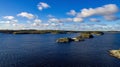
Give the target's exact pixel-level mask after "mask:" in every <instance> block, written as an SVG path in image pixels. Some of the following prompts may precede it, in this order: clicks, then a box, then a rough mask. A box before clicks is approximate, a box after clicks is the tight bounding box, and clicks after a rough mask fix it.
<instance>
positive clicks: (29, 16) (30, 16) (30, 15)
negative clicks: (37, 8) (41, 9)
mask: <svg viewBox="0 0 120 67" xmlns="http://www.w3.org/2000/svg"><path fill="white" fill-rule="evenodd" d="M17 16H21V17H25V18H28V19H33V18H35V16H34V15H33V14H31V13H27V12H21V13H20V14H18V15H17Z"/></svg>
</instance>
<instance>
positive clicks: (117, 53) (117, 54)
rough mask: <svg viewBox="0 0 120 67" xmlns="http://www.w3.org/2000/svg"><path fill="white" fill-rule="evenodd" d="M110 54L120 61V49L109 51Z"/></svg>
mask: <svg viewBox="0 0 120 67" xmlns="http://www.w3.org/2000/svg"><path fill="white" fill-rule="evenodd" d="M109 53H110V55H111V56H113V57H116V58H118V59H120V49H118V50H109Z"/></svg>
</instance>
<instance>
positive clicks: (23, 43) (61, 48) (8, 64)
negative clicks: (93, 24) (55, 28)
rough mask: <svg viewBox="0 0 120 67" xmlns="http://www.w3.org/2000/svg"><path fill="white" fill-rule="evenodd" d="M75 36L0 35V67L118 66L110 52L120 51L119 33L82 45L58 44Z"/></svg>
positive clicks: (107, 34)
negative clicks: (63, 38) (57, 40)
mask: <svg viewBox="0 0 120 67" xmlns="http://www.w3.org/2000/svg"><path fill="white" fill-rule="evenodd" d="M77 35H78V34H40V35H39V34H20V35H13V34H0V67H120V60H119V59H116V58H114V57H111V56H110V55H109V53H108V50H110V49H119V48H120V34H119V33H116V34H110V33H106V34H105V35H103V36H96V37H95V38H93V39H87V40H86V41H83V42H71V43H65V44H60V43H56V42H55V40H56V39H57V38H60V37H74V36H77Z"/></svg>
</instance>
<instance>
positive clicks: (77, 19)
mask: <svg viewBox="0 0 120 67" xmlns="http://www.w3.org/2000/svg"><path fill="white" fill-rule="evenodd" d="M83 21H84V19H82V18H77V17H75V18H73V22H83Z"/></svg>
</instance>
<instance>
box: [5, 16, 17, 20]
mask: <svg viewBox="0 0 120 67" xmlns="http://www.w3.org/2000/svg"><path fill="white" fill-rule="evenodd" d="M3 18H4V19H6V20H13V19H14V18H15V17H14V16H4V17H3Z"/></svg>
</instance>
